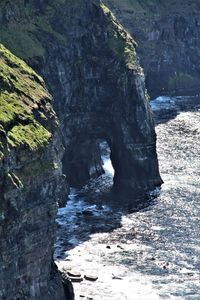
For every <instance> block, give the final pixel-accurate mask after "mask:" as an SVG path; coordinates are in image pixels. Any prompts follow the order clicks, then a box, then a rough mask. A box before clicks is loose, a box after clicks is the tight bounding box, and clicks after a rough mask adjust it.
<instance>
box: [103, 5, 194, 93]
mask: <svg viewBox="0 0 200 300" xmlns="http://www.w3.org/2000/svg"><path fill="white" fill-rule="evenodd" d="M104 2H105V3H106V4H107V5H108V6H109V7H110V8H111V10H112V11H113V12H114V14H115V15H116V16H117V18H118V19H119V20H120V22H121V23H122V24H123V25H124V26H125V28H127V29H128V31H129V32H130V34H131V35H133V37H134V38H135V40H136V42H137V43H138V49H137V50H138V51H137V52H138V54H139V57H140V62H141V65H142V67H143V68H144V71H145V75H146V84H147V89H148V91H149V92H150V93H151V94H152V95H161V94H167V93H169V94H176V95H177V94H184V95H186V94H188V93H190V94H193V95H196V93H199V91H200V88H199V81H200V75H199V74H200V72H199V60H200V50H199V49H200V22H199V11H200V3H199V1H197V0H185V1H172V0H169V1H157V0H151V1H150V0H147V1H140V0H134V1H130V0H105V1H104Z"/></svg>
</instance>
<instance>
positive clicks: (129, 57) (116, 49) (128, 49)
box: [100, 3, 138, 69]
mask: <svg viewBox="0 0 200 300" xmlns="http://www.w3.org/2000/svg"><path fill="white" fill-rule="evenodd" d="M100 7H101V9H102V11H103V12H104V14H105V15H106V16H107V18H108V21H109V26H110V32H111V33H112V34H111V35H110V39H109V41H108V46H109V48H110V50H112V52H113V53H114V54H115V56H116V57H117V59H118V60H119V61H123V62H125V64H126V66H127V67H128V68H129V69H136V68H138V64H137V56H136V52H135V47H134V42H133V40H132V38H131V36H130V35H129V34H128V32H126V31H125V30H124V29H123V27H122V26H121V25H120V24H119V23H118V22H117V20H116V18H115V17H114V15H113V14H112V13H111V11H110V10H109V8H108V7H106V6H105V5H104V4H103V3H100Z"/></svg>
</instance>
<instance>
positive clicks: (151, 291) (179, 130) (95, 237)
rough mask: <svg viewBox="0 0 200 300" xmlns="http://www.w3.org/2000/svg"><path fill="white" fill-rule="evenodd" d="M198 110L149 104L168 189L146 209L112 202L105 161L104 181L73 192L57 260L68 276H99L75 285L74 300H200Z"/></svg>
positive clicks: (180, 100)
mask: <svg viewBox="0 0 200 300" xmlns="http://www.w3.org/2000/svg"><path fill="white" fill-rule="evenodd" d="M199 104H200V101H198V100H197V99H195V98H190V97H176V98H175V97H173V98H169V97H159V98H157V99H156V100H154V101H153V102H152V109H153V110H154V113H155V118H156V121H157V123H158V125H157V126H156V131H157V136H158V143H157V148H158V156H159V162H160V171H161V175H162V178H163V180H164V184H163V186H162V189H161V191H160V193H159V191H154V193H152V200H151V201H149V202H148V206H146V208H141V209H140V210H137V209H136V210H135V211H134V210H133V209H132V210H130V209H129V208H128V207H126V208H124V207H122V206H123V203H122V202H121V205H116V206H115V205H114V204H113V202H114V200H115V199H112V201H113V202H110V201H109V200H110V198H109V196H108V195H109V193H111V192H110V189H111V185H112V175H113V170H112V165H111V163H110V161H109V160H108V156H106V155H104V164H105V165H104V167H105V169H106V174H105V175H103V176H102V177H101V178H99V179H98V180H93V181H91V182H90V183H89V184H88V186H86V187H84V188H83V189H82V190H81V191H77V190H71V194H70V196H69V200H68V204H67V206H66V207H65V208H62V209H60V210H59V212H58V217H57V222H58V224H59V229H58V241H57V243H56V251H55V259H56V261H57V264H58V265H59V267H60V268H64V269H65V270H67V269H68V268H72V269H75V270H77V271H80V272H81V274H82V275H84V274H93V275H97V276H98V280H97V281H96V282H89V281H87V280H83V281H82V282H81V283H74V288H75V293H76V299H87V297H89V298H88V299H90V298H91V299H92V298H93V299H95V300H100V299H101V300H110V299H112V300H125V299H126V300H146V299H147V300H157V299H186V300H197V299H198V300H199V299H200V222H199V221H200V154H199V153H200V109H199V107H200V106H199ZM102 147H103V149H104V150H105V144H104V145H102ZM153 194H154V196H155V195H157V197H155V198H154V197H153ZM133 198H134V195H133ZM118 204H119V203H118ZM120 206H121V208H120ZM83 296H85V298H84V297H83Z"/></svg>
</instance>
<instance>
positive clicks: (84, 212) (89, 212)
mask: <svg viewBox="0 0 200 300" xmlns="http://www.w3.org/2000/svg"><path fill="white" fill-rule="evenodd" d="M82 214H83V215H84V216H93V215H94V213H93V211H91V210H87V209H86V210H84V211H83V212H82Z"/></svg>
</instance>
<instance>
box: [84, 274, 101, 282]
mask: <svg viewBox="0 0 200 300" xmlns="http://www.w3.org/2000/svg"><path fill="white" fill-rule="evenodd" d="M84 278H85V279H86V280H89V281H97V279H98V276H94V275H89V274H85V275H84Z"/></svg>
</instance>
